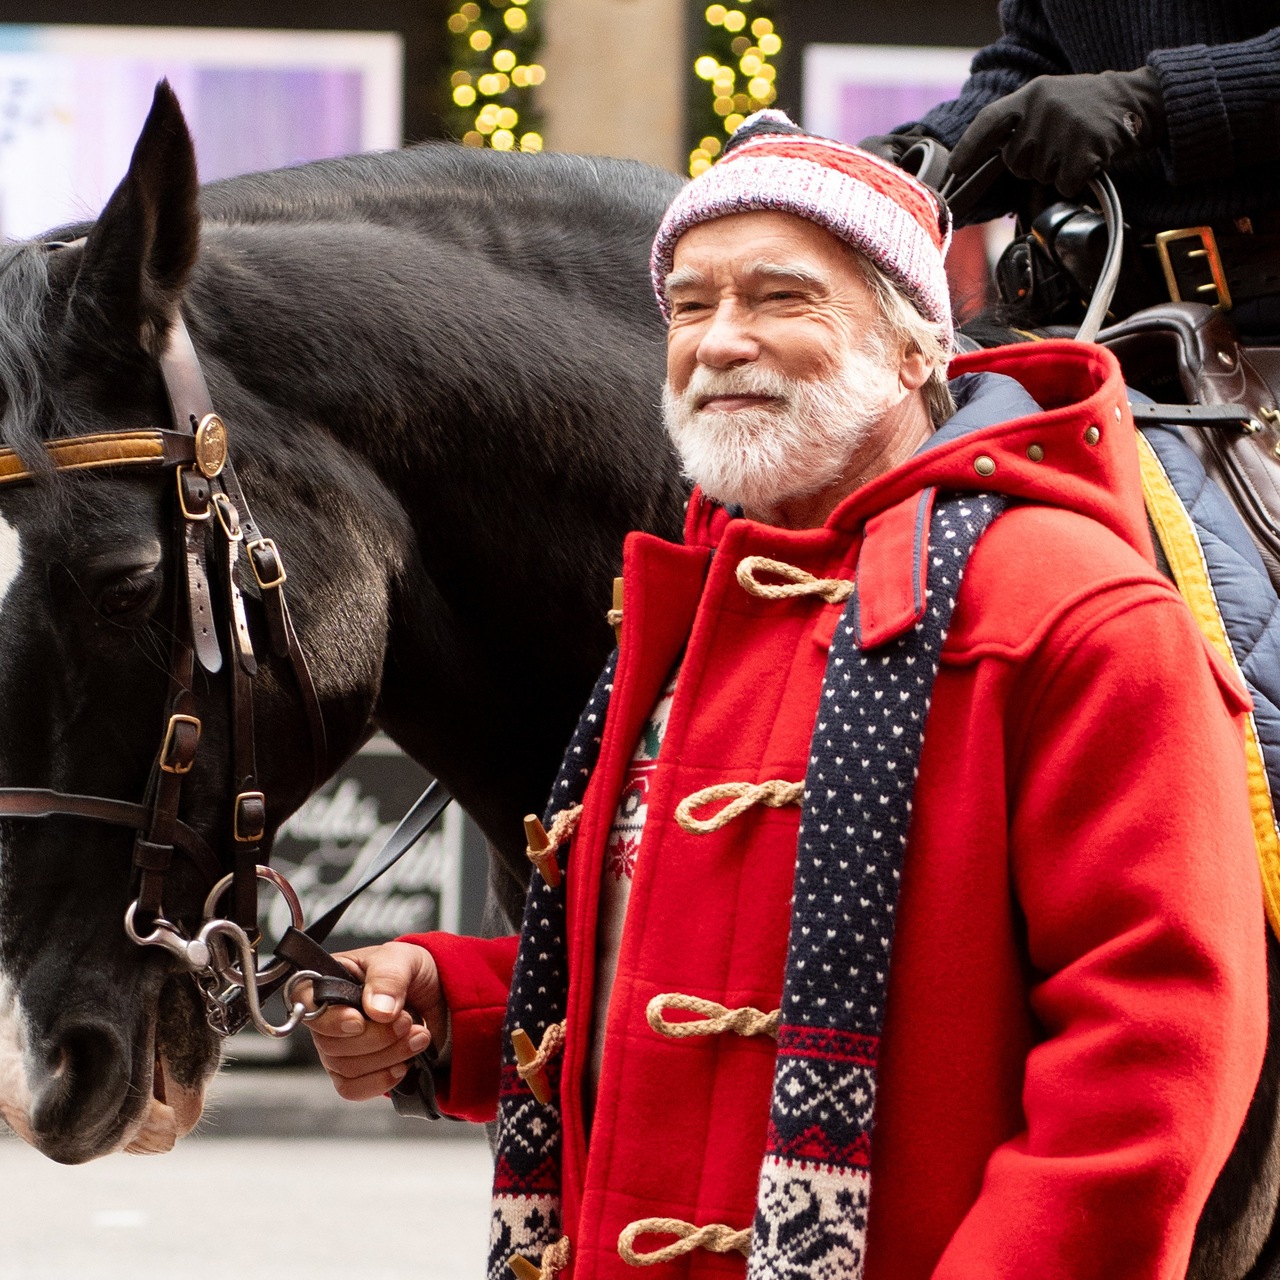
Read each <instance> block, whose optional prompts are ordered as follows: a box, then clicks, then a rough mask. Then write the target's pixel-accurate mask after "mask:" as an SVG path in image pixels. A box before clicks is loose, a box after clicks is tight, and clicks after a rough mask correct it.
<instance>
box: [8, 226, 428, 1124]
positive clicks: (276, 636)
mask: <svg viewBox="0 0 1280 1280" xmlns="http://www.w3.org/2000/svg"><path fill="white" fill-rule="evenodd" d="M47 247H48V248H49V249H50V250H56V249H61V248H66V247H69V246H66V245H63V244H60V243H59V244H50V245H49V246H47ZM160 370H161V374H162V376H163V379H164V385H165V390H166V393H167V396H168V400H169V409H170V414H171V417H172V421H173V429H151V430H132V431H117V432H105V433H98V434H93V435H83V436H75V437H70V438H67V439H60V440H54V441H49V442H46V443H45V445H44V450H45V456H46V459H47V467H48V469H49V470H51V471H57V472H74V471H99V470H103V471H110V472H116V471H119V470H124V469H128V470H153V471H156V472H157V473H159V475H160V476H162V477H164V478H165V481H166V483H172V484H173V485H174V488H175V498H176V501H175V502H174V504H173V539H172V549H173V559H174V562H175V564H178V565H181V573H180V574H178V573H175V574H174V580H175V582H180V585H178V586H176V587H175V590H174V617H173V627H172V634H173V642H172V646H171V650H170V662H169V682H168V692H167V695H166V710H165V720H164V726H163V731H162V736H161V743H160V748H159V750H158V751H157V753H156V757H155V761H154V763H153V765H152V768H151V773H150V777H149V780H148V783H147V788H146V793H145V796H144V799H143V801H142V802H141V803H131V802H129V801H124V800H116V799H108V798H104V797H99V796H83V795H72V794H68V793H65V792H60V791H53V790H47V789H39V788H18V787H8V788H0V818H48V817H76V818H87V819H90V820H93V821H97V822H105V823H109V824H113V825H116V826H123V827H129V828H132V829H134V831H135V832H136V833H137V834H136V837H135V840H134V850H133V867H134V884H135V894H134V898H133V901H132V902H131V903H130V906H129V908H128V910H127V912H126V914H125V921H124V927H125V931H126V933H127V934H128V936H129V938H130V939H131V940H132V941H133V942H135V943H137V944H138V945H139V946H156V947H160V948H162V949H163V950H165V951H167V952H169V953H170V954H171V955H173V956H174V957H175V958H176V959H177V960H178V961H179V962H180V963H181V964H182V965H183V966H184V967H185V968H186V969H187V970H188V971H190V972H191V973H192V975H193V976H194V977H195V980H196V982H197V984H198V985H199V987H200V989H201V991H202V993H203V995H204V1000H205V1010H206V1017H207V1019H208V1022H209V1025H210V1026H211V1027H212V1029H213V1030H214V1031H215V1032H216V1033H217V1034H219V1035H220V1036H224V1037H225V1036H229V1035H231V1034H233V1033H234V1032H235V1031H237V1030H239V1029H240V1028H241V1027H242V1026H244V1025H245V1023H246V1022H249V1021H252V1022H253V1023H254V1025H255V1026H256V1027H257V1028H258V1029H259V1030H260V1031H262V1032H264V1033H265V1034H267V1035H271V1036H275V1037H282V1036H285V1035H288V1034H289V1033H290V1032H291V1031H293V1030H294V1028H295V1027H297V1026H298V1025H299V1023H300V1022H302V1021H303V1020H304V1019H305V1020H310V1019H311V1018H313V1017H315V1016H317V1015H318V1014H319V1012H320V1011H321V1010H322V1009H323V1007H324V1004H323V1003H322V1004H321V1005H320V1007H319V1008H317V1009H315V1010H314V1011H313V1012H310V1013H308V1012H307V1010H306V1006H305V1005H304V1004H303V1003H302V1002H301V1001H300V1000H297V999H295V988H296V986H297V984H298V983H299V981H301V980H302V979H304V978H305V979H308V980H310V981H312V982H313V983H314V985H315V989H316V995H317V997H318V998H319V999H321V1000H323V1001H327V1002H330V1003H342V1004H351V1005H354V1007H356V1008H359V1007H360V987H359V985H358V984H357V983H354V982H353V981H352V980H351V975H350V973H349V972H348V971H347V970H346V969H345V968H343V966H342V965H340V964H339V963H338V962H337V961H336V960H334V959H333V958H332V957H331V956H330V955H329V954H328V953H327V952H326V951H325V950H324V948H323V947H322V946H320V942H321V941H322V940H323V939H324V938H325V937H326V936H327V935H328V933H329V931H330V930H331V929H332V928H333V927H334V926H335V925H336V924H337V923H338V919H339V918H340V917H341V915H342V912H343V911H344V910H345V909H346V907H347V906H348V905H349V904H350V902H351V901H352V900H353V899H354V898H355V897H356V896H357V895H358V894H359V893H360V892H362V891H363V890H364V889H366V888H367V887H368V886H369V885H370V884H372V883H373V881H374V880H376V879H377V878H378V876H380V875H381V874H383V873H384V872H385V871H387V870H388V869H389V868H390V867H391V866H392V865H393V864H394V863H395V862H396V861H397V860H398V859H399V858H400V857H401V856H403V854H404V853H406V852H407V851H408V849H409V848H411V847H412V845H413V844H414V843H415V842H416V841H417V839H418V838H419V837H420V836H421V835H422V834H423V832H425V831H426V829H427V828H428V827H429V826H430V825H431V823H432V822H433V821H434V820H435V819H436V818H437V817H438V816H439V815H440V813H441V812H442V811H443V809H444V808H445V806H446V805H447V804H448V803H449V800H450V796H449V794H448V792H447V791H445V790H444V788H443V787H441V786H440V785H439V784H438V783H433V784H432V787H431V788H429V789H428V791H427V793H426V794H425V795H424V796H423V797H422V798H421V799H420V800H419V801H418V802H417V804H415V805H414V807H413V809H412V810H411V811H410V813H409V814H408V815H407V816H406V817H405V819H404V820H403V821H402V822H401V824H400V826H399V827H398V828H397V829H396V831H395V833H394V834H393V835H392V836H391V838H390V839H389V840H388V842H387V845H386V847H385V848H384V849H383V851H382V853H381V854H380V855H379V857H378V858H377V859H376V860H375V862H374V864H373V866H372V867H371V869H370V871H369V872H368V873H367V874H366V875H365V876H364V878H363V879H362V880H361V882H360V884H359V885H358V886H357V887H356V889H355V890H354V891H353V892H352V893H351V894H349V895H348V897H347V898H345V899H344V900H343V901H342V902H340V903H338V904H337V905H336V906H335V907H333V908H331V909H330V911H329V912H328V913H326V915H324V916H323V917H321V919H320V920H318V921H316V922H315V924H313V925H312V926H311V928H310V929H307V930H304V929H303V921H302V918H301V910H300V908H299V905H298V899H297V896H296V894H294V892H293V889H292V887H291V886H290V885H289V884H288V882H287V881H286V880H285V879H284V877H283V876H281V875H279V873H278V872H275V871H273V870H271V869H270V867H269V866H267V865H265V864H266V863H267V861H268V859H269V857H270V847H269V842H268V841H267V838H266V828H267V801H266V796H265V794H264V793H263V791H262V790H261V788H260V785H259V781H258V776H257V759H256V751H255V735H254V706H253V683H254V678H255V677H256V675H257V673H258V669H259V668H258V658H257V654H256V653H255V651H254V645H253V639H252V637H251V635H250V632H249V626H248V619H247V616H246V613H245V605H244V595H243V592H242V590H241V585H240V583H241V577H240V572H241V561H242V553H243V560H244V561H245V562H247V564H248V568H249V572H250V573H251V574H252V577H253V580H254V582H255V583H256V585H257V590H258V593H259V598H260V601H261V604H262V609H263V612H264V614H265V615H266V621H267V638H268V643H269V645H270V648H271V652H272V653H273V654H274V655H275V656H276V657H278V658H281V659H284V660H286V661H287V662H288V664H289V666H290V668H291V669H292V671H293V675H294V683H295V684H296V686H297V689H298V693H299V697H300V700H301V703H302V707H303V711H304V713H305V716H306V720H307V724H308V728H309V737H310V743H311V755H312V784H311V790H312V791H314V790H315V789H316V788H317V787H318V786H319V785H320V784H321V783H322V782H323V781H324V780H325V779H326V777H327V776H328V772H329V770H328V755H329V752H328V740H327V737H326V733H325V725H324V717H323V714H322V711H321V707H320V700H319V698H318V696H317V694H316V689H315V683H314V681H313V680H312V677H311V671H310V668H309V667H308V665H307V659H306V655H305V653H304V652H303V649H302V646H301V644H300V643H299V641H298V636H297V633H296V631H295V630H294V626H293V622H292V619H291V618H290V615H289V607H288V603H287V601H286V599H285V591H284V586H285V583H286V581H287V580H288V575H287V574H286V572H285V568H284V562H283V559H282V558H281V555H280V550H279V548H278V547H277V546H276V544H275V542H274V541H273V540H272V539H271V538H268V537H265V536H263V534H262V531H261V530H260V529H259V527H258V525H257V522H256V521H255V520H254V518H253V515H252V513H251V511H250V509H249V504H248V502H247V501H246V500H245V496H244V491H243V490H242V489H241V487H240V482H239V478H238V477H237V475H236V472H235V468H234V466H233V465H232V462H231V458H230V453H229V448H228V432H227V427H226V424H225V422H224V421H223V419H222V418H221V417H220V416H219V415H218V413H217V412H216V411H215V410H214V408H213V403H212V400H211V399H210V396H209V390H208V387H207V384H206V383H205V379H204V374H203V372H202V370H201V368H200V362H199V358H198V357H197V355H196V351H195V348H194V346H193V345H192V342H191V337H190V334H189V333H188V331H187V327H186V324H185V323H184V321H183V319H182V317H181V315H180V314H179V315H176V316H175V317H174V320H173V324H172V326H171V328H170V332H169V339H168V344H167V347H166V350H165V352H164V355H163V356H162V357H161V360H160ZM44 470H45V468H41V467H36V468H32V467H29V466H28V465H27V464H26V463H25V462H24V461H23V459H22V458H21V457H19V456H18V454H17V453H16V452H15V451H14V450H12V449H9V448H0V489H3V488H5V487H7V486H9V485H19V484H26V483H30V482H32V481H34V480H36V479H37V477H38V475H39V474H41V473H42V472H43V471H44ZM210 534H212V537H210V536H209V535H210ZM211 561H212V563H213V565H214V573H213V574H212V575H211V573H210V562H211ZM211 582H212V583H214V584H216V589H215V586H213V585H211ZM215 594H216V595H217V596H218V597H219V598H220V599H221V601H222V603H223V605H224V609H223V610H221V611H220V612H222V613H223V615H224V617H223V631H224V633H225V635H224V636H220V634H219V625H218V617H217V613H216V612H215V609H214V598H215ZM224 639H225V647H226V653H227V656H226V657H224V643H223V641H224ZM197 664H198V665H199V666H200V667H201V668H202V669H203V670H204V671H206V672H208V673H209V674H210V675H214V674H217V673H218V672H220V671H222V669H223V667H224V665H225V666H226V667H227V682H228V701H229V704H230V727H231V735H230V736H231V762H230V764H231V769H230V772H231V776H232V779H233V785H234V795H233V796H231V797H229V798H228V799H227V800H226V801H224V803H225V804H226V805H227V809H228V812H227V818H228V820H229V823H228V825H229V828H230V839H229V840H228V842H227V847H226V849H225V850H224V856H223V857H222V858H220V857H219V856H218V855H217V854H216V853H215V852H214V850H213V849H212V848H211V847H210V845H209V843H208V841H207V840H206V839H205V838H204V837H203V836H201V835H200V834H199V833H198V832H196V831H195V830H193V829H192V828H191V827H190V826H188V825H187V824H186V823H184V822H183V821H182V820H181V819H180V817H179V810H180V806H181V800H182V790H183V783H184V781H185V779H186V777H187V775H188V774H189V773H190V772H191V770H192V769H193V767H194V766H195V762H196V755H197V750H198V748H199V744H200V738H201V733H202V730H203V720H202V714H201V713H202V708H201V707H200V705H199V702H198V700H197V698H196V696H195V693H194V690H193V683H194V681H193V677H194V675H195V670H196V666H197ZM178 854H180V855H182V856H183V857H185V858H186V859H187V860H188V861H189V862H190V863H191V864H192V865H193V866H194V867H195V868H196V870H197V871H198V872H199V874H200V876H201V879H202V880H203V882H204V884H205V886H206V897H205V900H204V907H203V913H202V916H203V922H202V925H201V927H200V929H199V930H198V931H197V933H196V934H195V935H194V936H193V937H187V936H186V935H185V934H184V933H183V931H182V930H181V929H180V928H179V927H178V925H176V924H174V923H172V922H171V921H170V920H169V919H167V918H166V916H165V911H164V889H165V882H166V876H167V873H168V871H169V869H170V867H171V865H172V863H173V860H174V857H175V855H178ZM261 880H265V881H267V882H268V883H270V884H273V885H274V886H275V887H276V888H277V889H278V890H279V891H280V892H281V893H282V894H284V896H285V898H286V900H287V901H288V904H289V907H290V910H291V914H292V921H293V923H292V927H291V928H289V929H288V930H287V931H286V933H285V936H284V937H283V938H282V939H281V940H280V943H279V944H278V946H277V950H276V954H277V957H278V958H277V959H276V960H275V961H274V962H273V963H272V964H270V965H269V966H268V967H266V968H264V969H259V967H258V958H257V946H258V942H259V940H260V936H261V935H260V932H259V930H258V925H257V917H258V883H259V881H261ZM228 891H229V893H230V898H231V904H230V910H229V911H228V912H227V913H226V914H225V916H224V915H220V914H219V912H218V908H219V903H220V901H221V899H222V898H223V896H224V895H225V894H226V893H228ZM143 921H148V922H149V924H147V925H143V923H142V922H143ZM144 928H145V929H146V931H145V932H144V931H143V929H144ZM281 986H283V988H284V994H285V1001H286V1005H287V1006H288V1007H289V1015H288V1017H287V1019H286V1021H285V1022H284V1024H282V1025H280V1026H275V1025H273V1024H272V1023H270V1022H269V1021H268V1020H267V1019H266V1018H265V1016H264V1015H263V1013H262V1007H261V1006H262V1001H263V1000H264V999H265V997H266V996H267V995H269V994H270V993H271V992H272V991H274V990H276V989H277V988H279V987H281ZM411 1074H412V1073H411ZM418 1074H420V1075H424V1076H425V1075H426V1073H425V1072H420V1073H418ZM408 1083H409V1077H406V1079H405V1081H403V1082H402V1087H403V1086H404V1085H405V1084H408ZM420 1089H421V1092H422V1095H423V1096H422V1098H421V1099H420V1102H419V1104H418V1105H414V1104H413V1103H412V1102H411V1101H405V1099H404V1098H397V1109H400V1110H407V1111H409V1112H410V1113H414V1114H429V1113H430V1112H431V1111H432V1110H433V1105H432V1096H431V1095H432V1092H433V1091H432V1090H431V1088H430V1081H429V1078H428V1079H426V1080H424V1081H423V1082H422V1083H421V1085H420ZM406 1092H407V1091H406ZM402 1102H403V1103H404V1105H401V1104H402ZM437 1114H438V1113H437Z"/></svg>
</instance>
